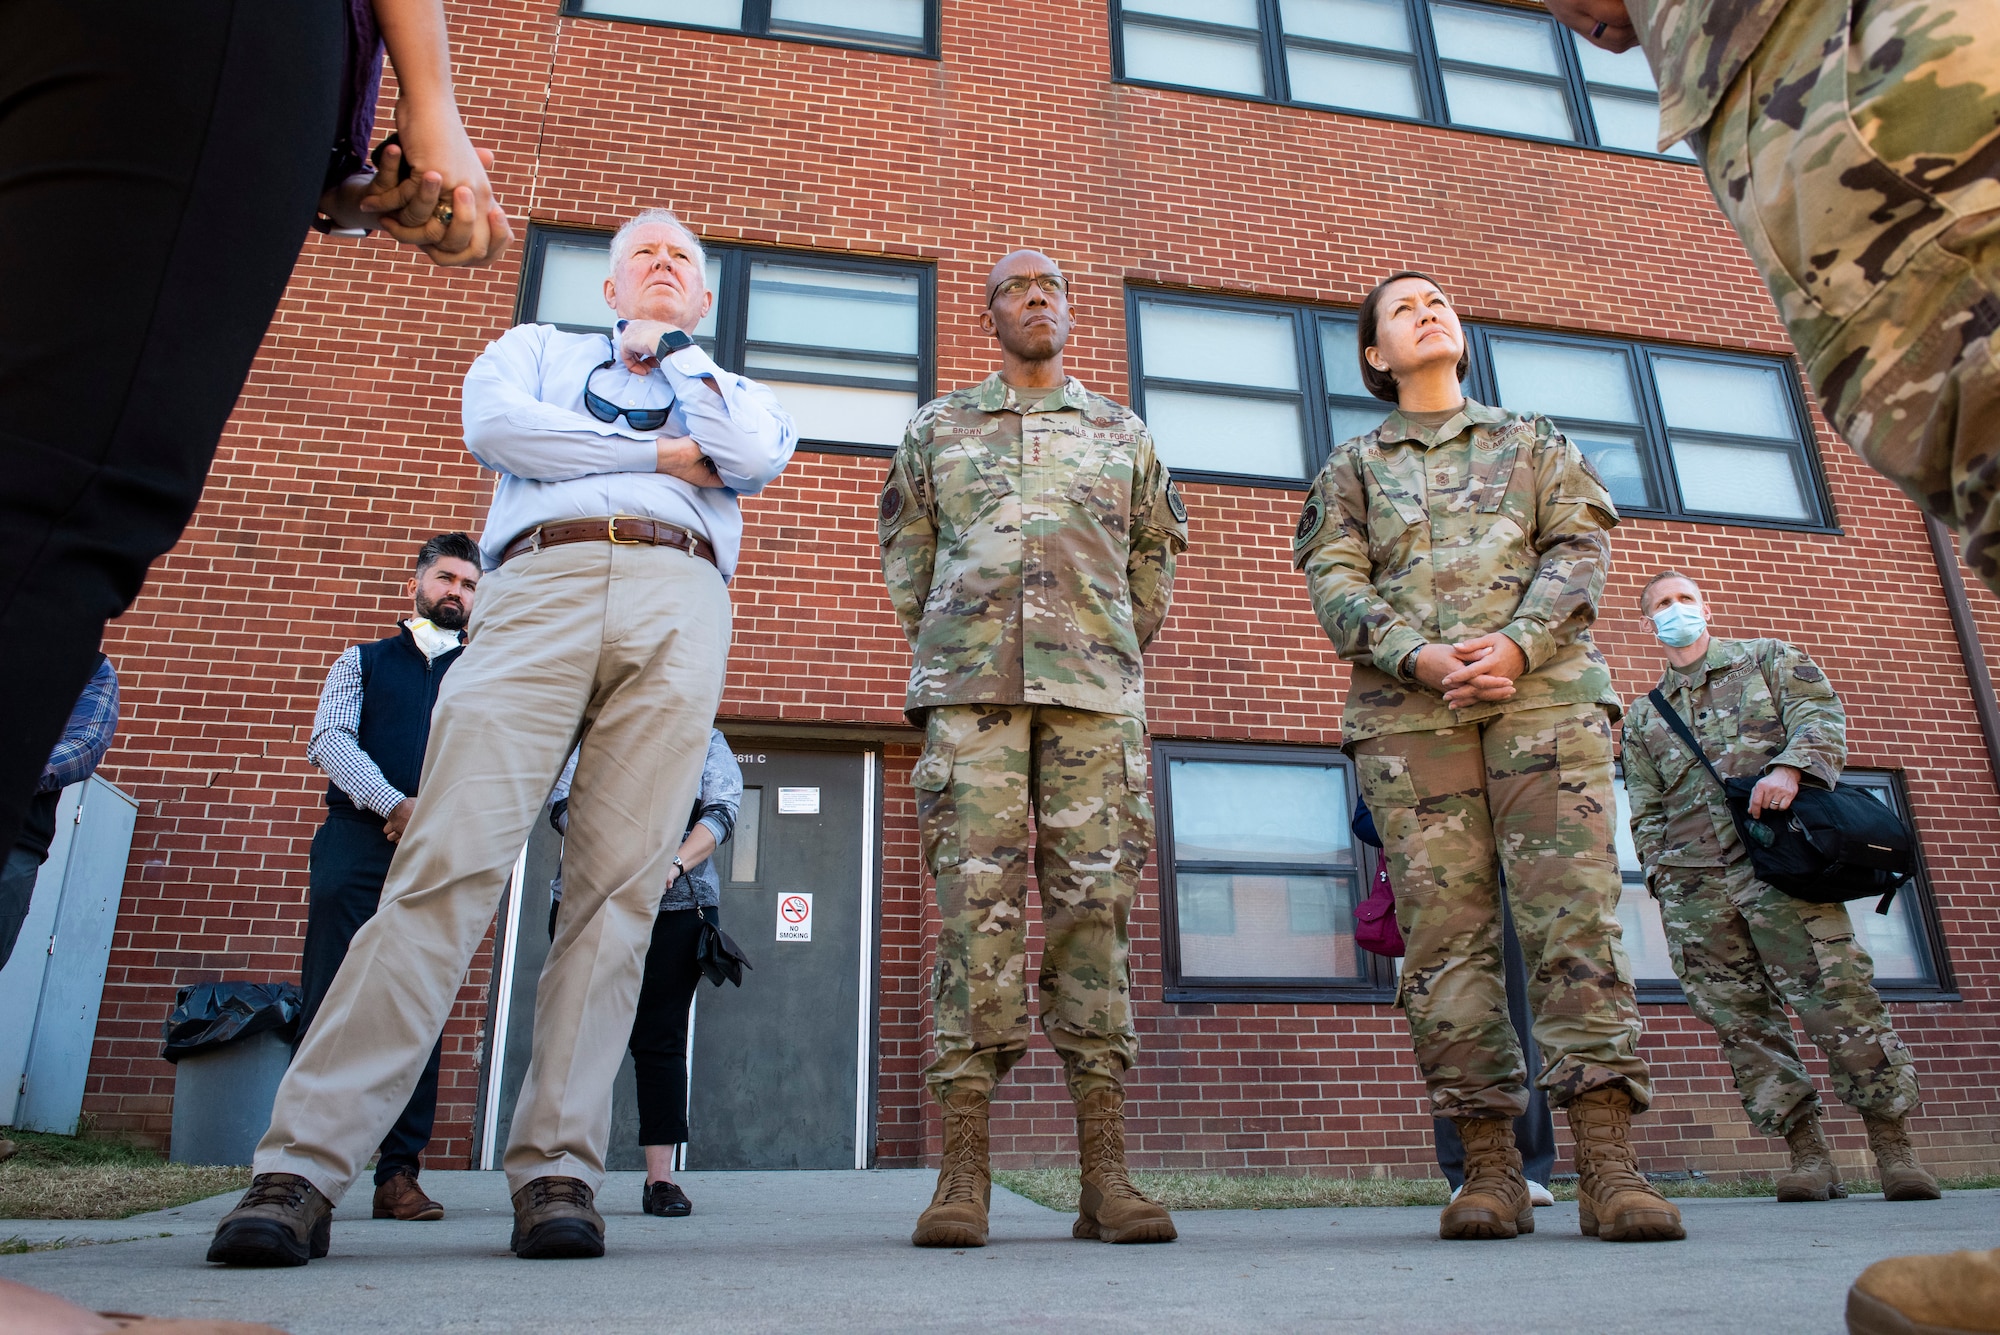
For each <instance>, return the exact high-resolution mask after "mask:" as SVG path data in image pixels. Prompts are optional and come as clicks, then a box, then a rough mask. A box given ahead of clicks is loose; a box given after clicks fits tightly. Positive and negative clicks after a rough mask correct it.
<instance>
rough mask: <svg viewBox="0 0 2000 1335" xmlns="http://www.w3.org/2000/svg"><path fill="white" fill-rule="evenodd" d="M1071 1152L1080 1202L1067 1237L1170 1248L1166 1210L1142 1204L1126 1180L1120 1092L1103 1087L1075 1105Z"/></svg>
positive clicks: (1113, 1087)
mask: <svg viewBox="0 0 2000 1335" xmlns="http://www.w3.org/2000/svg"><path fill="white" fill-rule="evenodd" d="M1076 1147H1077V1158H1078V1161H1079V1162H1080V1163H1081V1164H1082V1165H1083V1196H1082V1198H1081V1199H1080V1200H1078V1201H1077V1207H1076V1223H1075V1224H1074V1225H1072V1226H1071V1228H1070V1236H1071V1237H1075V1238H1096V1239H1097V1240H1098V1241H1100V1242H1172V1241H1173V1240H1174V1239H1175V1238H1176V1237H1178V1236H1179V1234H1177V1233H1176V1232H1175V1231H1174V1219H1173V1216H1172V1215H1170V1214H1168V1213H1167V1210H1166V1207H1165V1206H1163V1205H1161V1204H1159V1203H1158V1202H1156V1201H1150V1200H1147V1199H1146V1198H1145V1197H1144V1196H1143V1195H1141V1194H1140V1192H1139V1189H1138V1188H1137V1187H1135V1186H1133V1185H1132V1179H1131V1178H1130V1177H1128V1176H1126V1173H1125V1091H1124V1090H1122V1089H1120V1088H1119V1087H1118V1086H1116V1085H1103V1086H1099V1087H1098V1088H1096V1089H1093V1090H1091V1091H1090V1092H1089V1093H1087V1094H1085V1095H1084V1096H1083V1097H1082V1098H1080V1099H1078V1100H1077V1102H1076Z"/></svg>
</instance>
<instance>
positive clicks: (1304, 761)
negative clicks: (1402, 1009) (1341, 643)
mask: <svg viewBox="0 0 2000 1335" xmlns="http://www.w3.org/2000/svg"><path fill="white" fill-rule="evenodd" d="M1154 790H1155V796H1156V799H1157V807H1158V811H1159V814H1160V821H1159V830H1160V836H1159V848H1160V904H1161V918H1162V923H1163V934H1164V936H1165V951H1164V954H1165V968H1166V999H1167V1000H1168V1001H1297V1002H1332V1001H1389V1000H1393V999H1394V996H1395V978H1396V963H1395V961H1394V960H1389V959H1382V958H1378V957H1377V956H1374V955H1371V954H1369V953H1368V952H1367V951H1365V950H1362V949H1360V948H1359V947H1357V946H1356V945H1355V943H1354V910H1355V907H1356V906H1357V905H1358V904H1359V903H1360V902H1361V899H1362V897H1363V896H1364V895H1365V894H1366V886H1367V880H1368V875H1369V873H1370V872H1371V871H1372V863H1371V862H1370V860H1369V857H1368V856H1367V855H1368V853H1369V850H1368V849H1367V848H1366V847H1365V846H1363V845H1362V844H1361V843H1360V842H1359V841H1357V840H1356V839H1355V838H1354V837H1353V834H1352V832H1351V830H1350V828H1349V827H1350V823H1351V822H1352V820H1353V817H1354V803H1355V786H1354V770H1353V765H1352V763H1351V762H1350V761H1349V760H1348V759H1347V757H1346V756H1344V755H1342V754H1341V753H1340V752H1339V751H1335V750H1331V749H1322V748H1314V747H1277V746H1230V745H1220V744H1214V743H1204V742H1160V743H1157V744H1156V745H1155V747H1154Z"/></svg>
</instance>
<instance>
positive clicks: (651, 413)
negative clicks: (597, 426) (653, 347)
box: [583, 357, 673, 431]
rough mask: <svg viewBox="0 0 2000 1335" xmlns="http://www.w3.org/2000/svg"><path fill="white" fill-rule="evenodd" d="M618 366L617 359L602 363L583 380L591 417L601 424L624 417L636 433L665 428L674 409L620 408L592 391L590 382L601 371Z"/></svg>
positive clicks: (585, 404)
mask: <svg viewBox="0 0 2000 1335" xmlns="http://www.w3.org/2000/svg"><path fill="white" fill-rule="evenodd" d="M616 365H618V359H617V358H616V357H613V358H612V359H611V360H610V361H608V362H600V363H598V364H597V365H596V366H593V367H592V368H591V369H590V374H589V375H587V376H585V377H584V378H583V406H584V407H586V408H588V409H589V410H590V415H591V416H592V417H595V418H596V419H597V420H598V421H600V422H615V421H617V420H618V419H619V418H620V417H623V418H624V419H625V420H626V421H628V422H630V423H631V424H632V429H633V430H634V431H658V430H659V429H660V428H661V427H663V426H665V425H666V424H667V414H669V413H671V412H672V411H673V409H672V408H620V407H619V406H618V405H617V404H615V403H613V402H612V401H611V400H610V399H607V398H605V397H604V396H603V395H602V394H599V393H596V392H595V391H594V390H592V389H591V387H590V382H591V381H592V380H594V379H596V378H597V373H598V372H599V371H602V370H604V369H606V368H607V367H612V366H616Z"/></svg>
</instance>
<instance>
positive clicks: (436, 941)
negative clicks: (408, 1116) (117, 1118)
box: [256, 542, 729, 1201]
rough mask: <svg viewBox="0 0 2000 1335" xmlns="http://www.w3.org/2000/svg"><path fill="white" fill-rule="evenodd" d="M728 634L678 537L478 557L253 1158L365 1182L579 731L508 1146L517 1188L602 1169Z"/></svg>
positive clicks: (724, 601)
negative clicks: (615, 1092)
mask: <svg viewBox="0 0 2000 1335" xmlns="http://www.w3.org/2000/svg"><path fill="white" fill-rule="evenodd" d="M728 653H729V595H728V591H727V589H726V588H725V586H724V585H723V582H722V577H721V575H720V574H718V573H717V571H716V569H715V567H714V566H712V565H710V564H709V563H708V562H706V561H703V560H699V559H697V558H695V557H692V556H689V555H687V554H686V553H684V552H679V551H676V550H674V549H672V548H668V547H639V546H624V545H613V544H611V543H608V542H582V543H573V544H569V545H566V546H562V547H553V548H550V549H548V550H546V551H543V552H539V553H536V554H533V555H529V556H523V557H519V558H517V559H515V560H513V561H510V562H508V563H507V565H506V566H505V567H504V568H502V569H500V570H496V571H493V572H491V573H489V574H488V575H487V576H486V579H485V580H484V582H483V583H482V584H481V586H480V589H479V598H478V601H477V604H476V608H475V613H474V616H473V621H472V633H471V640H470V644H469V645H468V647H467V649H466V651H465V656H464V657H463V658H462V659H461V660H460V661H459V662H458V664H457V665H456V666H454V667H453V668H452V671H451V675H450V676H448V677H446V678H445V684H444V688H443V690H442V691H441V692H440V694H439V697H438V703H437V708H436V711H435V712H434V714H433V715H432V722H431V739H430V751H429V754H428V755H426V757H425V759H424V770H423V780H422V783H421V785H420V790H421V796H420V797H419V798H418V801H417V808H416V814H415V815H414V817H413V818H412V819H411V821H410V825H409V829H408V831H407V832H406V833H405V834H404V836H403V839H402V842H401V843H400V844H399V845H398V846H397V850H396V859H395V861H394V862H393V863H392V864H391V865H390V868H389V879H388V883H387V885H386V886H385V887H384V888H383V892H382V905H381V908H380V910H379V911H378V912H377V913H376V915H375V916H374V918H372V919H371V920H370V921H369V922H368V924H367V925H366V926H365V927H363V928H362V929H361V930H360V932H358V933H357V934H356V935H355V938H354V944H353V946H352V947H351V948H350V949H349V950H348V953H347V958H346V960H345V961H344V962H343V963H342V965H341V967H340V972H339V974H338V976H337V977H335V979H334V982H333V986H332V988H331V989H330V990H329V991H328V993H327V996H326V1000H325V1001H324V1002H323V1003H322V1004H321V1007H320V1012H319V1016H318V1018H317V1019H316V1020H315V1021H314V1022H313V1026H312V1029H311V1030H310V1032H308V1033H307V1035H306V1038H305V1041H304V1043H302V1044H301V1045H300V1047H299V1051H298V1054H297V1056H296V1057H294V1059H293V1061H292V1067H291V1070H290V1071H288V1072H287V1073H286V1075H285V1079H284V1083H283V1084H282V1085H280V1086H279V1088H278V1098H277V1105H276V1107H274V1108H273V1109H272V1112H271V1129H270V1130H269V1131H268V1132H266V1133H265V1135H264V1139H263V1141H262V1143H261V1144H259V1145H258V1147H257V1158H256V1169H257V1171H258V1172H260V1173H273V1172H279V1173H296V1174H298V1175H299V1176H301V1177H304V1178H306V1179H308V1180H309V1181H311V1182H312V1183H313V1185H314V1186H316V1187H318V1188H319V1189H320V1190H321V1191H322V1192H324V1193H326V1195H327V1197H328V1199H330V1200H333V1201H338V1200H339V1199H340V1198H341V1196H342V1194H344V1193H345V1192H346V1190H347V1188H348V1187H349V1185H350V1184H352V1183H353V1181H354V1178H355V1176H356V1175H357V1174H358V1173H359V1172H360V1169H361V1166H362V1164H363V1163H364V1162H365V1161H366V1160H367V1158H368V1155H369V1154H370V1153H371V1152H372V1151H373V1150H374V1148H375V1146H376V1145H377V1144H378V1143H379V1142H380V1141H381V1139H382V1136H383V1133H385V1132H386V1131H387V1130H388V1129H389V1126H390V1124H391V1123H392V1122H394V1121H395V1119H396V1114H397V1113H398V1112H399V1111H401V1109H402V1107H403V1105H404V1104H405V1103H406V1102H407V1101H408V1100H409V1097H410V1091H411V1089H413V1088H414V1087H415V1085H416V1082H417V1077H418V1075H419V1073H421V1071H422V1070H423V1065H424V1061H425V1059H426V1058H427V1057H428V1056H429V1055H430V1050H431V1046H432V1044H434V1043H436V1042H437V1039H438V1035H439V1034H440V1033H442V1032H443V1030H444V1023H445V1018H446V1016H448V1015H449V1014H450V1012H451V1006H452V1002H453V1000H454V999H455V998H456V997H457V995H458V988H459V983H460V980H461V979H463V978H464V977H465V970H466V966H467V965H468V964H469V963H470V962H471V960H472V953H473V951H474V950H476V949H477V948H478V946H479V943H480V941H481V940H482V939H483V938H484V936H485V934H486V929H487V926H488V925H489V924H490V923H491V922H492V920H493V912H494V909H495V907H496V906H497V905H498V903H499V901H500V896H501V893H502V892H503V890H504V889H505V888H506V884H507V876H508V873H509V871H510V870H511V869H512V868H513V865H514V861H515V858H516V857H517V856H518V854H519V853H520V851H521V846H522V844H523V843H525V842H526V840H527V837H528V831H529V829H530V828H531V826H532V825H533V823H534V821H535V819H536V817H537V816H538V815H539V814H540V812H541V810H542V807H543V804H544V803H545V802H546V801H547V800H548V795H549V789H550V788H551V787H553V786H554V784H555V780H556V776H557V775H558V774H559V773H560V772H561V771H562V767H563V762H564V760H565V759H567V757H568V755H569V751H570V748H571V747H572V745H574V744H575V743H576V741H577V740H578V737H579V735H580V736H581V739H582V744H583V752H582V756H581V758H580V759H579V760H578V762H577V767H576V780H575V785H574V787H573V789H572V793H571V799H570V837H571V840H572V842H570V844H569V846H568V849H567V856H566V857H565V859H564V862H563V877H564V885H565V893H564V896H563V911H562V916H561V918H560V919H559V920H558V921H557V930H556V937H555V941H554V943H553V944H552V945H551V947H550V949H549V956H548V962H547V963H546V964H545V965H544V966H543V968H542V978H541V986H540V988H539V990H538V991H537V992H536V994H535V1035H534V1056H533V1059H532V1060H531V1061H530V1062H529V1065H528V1072H527V1078H526V1083H525V1084H524V1085H523V1086H522V1089H521V1096H520V1101H519V1103H518V1104H517V1105H516V1107H515V1112H514V1123H513V1134H512V1136H511V1137H510V1138H509V1141H508V1145H507V1153H506V1158H505V1166H506V1169H507V1179H508V1185H509V1187H510V1189H512V1190H519V1189H520V1187H521V1186H522V1185H524V1184H525V1183H527V1182H529V1181H531V1180H532V1179H534V1178H537V1177H544V1176H559V1177H575V1178H581V1179H583V1180H584V1181H585V1182H587V1183H589V1184H590V1185H591V1186H592V1187H593V1188H594V1187H595V1186H596V1185H597V1184H598V1183H599V1182H600V1181H601V1180H602V1179H603V1174H604V1151H605V1141H606V1139H607V1137H608V1136H609V1134H610V1125H611V1082H612V1079H613V1077H614V1076H615V1075H616V1074H617V1070H618V1063H619V1061H620V1059H621V1058H622V1057H623V1056H624V1052H625V1042H626V1039H627V1038H628V1037H630V1035H631V1032H632V1015H633V1011H634V1009H635V1007H636V1006H637V1003H638V996H639V981H640V975H641V972H642V968H643V963H644V959H645V954H646V948H647V944H648V942H649V941H650V940H651V937H652V931H653V918H654V911H655V909H656V908H657V906H658V904H659V901H660V895H661V893H662V891H663V889H664V888H665V886H666V879H667V862H668V859H670V858H671V857H672V856H673V852H672V850H673V848H674V847H675V845H676V844H677V842H678V840H679V837H680V834H681V831H682V829H683V828H684V827H685V826H686V824H687V813H688V810H689V808H690V807H692V806H693V804H694V800H695V795H696V793H697V792H698V791H699V790H700V787H701V767H702V761H703V758H704V757H705V756H706V754H707V751H708V733H709V728H710V726H711V724H712V723H713V721H714V718H715V707H716V703H717V701H718V700H719V698H720V696H721V693H722V679H723V670H724V668H725V666H726V664H727V660H728Z"/></svg>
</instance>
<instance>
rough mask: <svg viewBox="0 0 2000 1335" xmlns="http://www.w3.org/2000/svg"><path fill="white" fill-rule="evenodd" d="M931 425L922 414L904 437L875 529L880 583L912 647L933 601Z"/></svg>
mask: <svg viewBox="0 0 2000 1335" xmlns="http://www.w3.org/2000/svg"><path fill="white" fill-rule="evenodd" d="M928 427H929V423H928V420H927V419H926V418H925V417H924V416H923V415H921V414H920V415H919V416H918V417H917V419H916V420H915V421H912V422H911V423H910V426H909V429H908V430H907V431H905V432H904V433H903V444H902V448H900V449H898V450H897V451H896V457H895V458H894V459H892V460H891V461H890V463H889V476H888V477H887V478H886V479H885V480H884V481H883V483H882V497H881V501H880V504H879V507H878V510H877V516H876V527H877V532H878V536H879V538H880V541H881V545H882V581H883V583H884V584H886V585H888V587H889V601H890V602H891V603H892V604H894V606H895V608H896V620H897V621H899V622H901V623H902V627H903V634H904V636H905V637H907V638H908V639H909V641H910V643H911V645H912V646H914V645H915V644H916V642H917V632H918V630H919V628H920V627H921V626H922V624H923V618H924V603H925V602H926V601H927V600H928V599H929V598H930V592H931V576H932V573H933V571H934V569H935V567H936V565H937V524H936V522H935V521H934V520H933V519H932V518H931V505H930V478H929V472H930V470H929V468H928V467H927V465H926V462H925V457H924V450H923V438H924V436H925V435H926V434H927V433H928Z"/></svg>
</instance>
